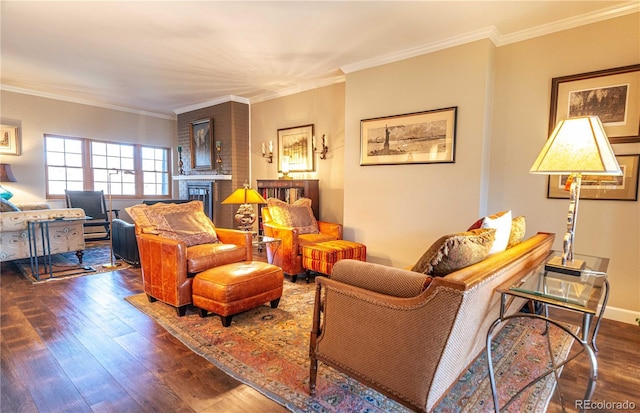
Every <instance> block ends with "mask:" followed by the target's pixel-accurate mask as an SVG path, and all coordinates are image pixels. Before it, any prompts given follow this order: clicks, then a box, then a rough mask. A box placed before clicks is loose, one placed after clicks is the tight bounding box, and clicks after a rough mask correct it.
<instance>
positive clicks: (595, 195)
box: [547, 154, 640, 201]
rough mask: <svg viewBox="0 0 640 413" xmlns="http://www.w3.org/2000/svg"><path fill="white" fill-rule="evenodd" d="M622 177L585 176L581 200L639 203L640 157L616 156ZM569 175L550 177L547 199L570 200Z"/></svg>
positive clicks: (581, 186) (583, 177) (634, 155)
mask: <svg viewBox="0 0 640 413" xmlns="http://www.w3.org/2000/svg"><path fill="white" fill-rule="evenodd" d="M616 159H617V160H618V164H619V165H620V169H622V173H623V175H622V176H599V175H588V174H586V175H583V176H582V184H581V185H580V200H583V199H599V200H609V201H637V200H638V173H639V165H640V162H639V161H640V155H639V154H632V155H616ZM567 177H568V175H550V176H549V190H548V194H547V197H548V198H556V199H569V192H568V191H565V190H564V185H565V182H566V180H567Z"/></svg>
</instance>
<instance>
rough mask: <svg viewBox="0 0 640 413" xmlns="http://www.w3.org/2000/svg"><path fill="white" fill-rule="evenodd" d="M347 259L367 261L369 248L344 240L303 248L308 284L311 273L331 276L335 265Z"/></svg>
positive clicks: (303, 263)
mask: <svg viewBox="0 0 640 413" xmlns="http://www.w3.org/2000/svg"><path fill="white" fill-rule="evenodd" d="M345 259H351V260H358V261H366V260H367V247H366V246H365V245H362V244H358V243H357V242H353V241H345V240H342V239H339V240H335V241H325V242H319V243H317V244H311V245H306V246H304V247H302V267H303V268H304V269H306V270H307V274H306V279H307V282H309V275H310V274H309V273H310V272H311V271H315V272H319V273H322V274H326V275H331V270H333V266H334V264H335V263H336V262H338V261H340V260H345Z"/></svg>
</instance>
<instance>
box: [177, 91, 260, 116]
mask: <svg viewBox="0 0 640 413" xmlns="http://www.w3.org/2000/svg"><path fill="white" fill-rule="evenodd" d="M227 102H238V103H244V104H246V105H248V104H250V102H249V99H247V98H243V97H240V96H234V95H228V96H222V97H219V98H216V99H212V100H207V101H206V102H200V103H194V104H193V105H188V106H183V107H181V108H177V109H174V110H173V113H175V114H176V115H181V114H183V113H187V112H192V111H194V110H198V109H204V108H208V107H209V106H215V105H220V104H222V103H227Z"/></svg>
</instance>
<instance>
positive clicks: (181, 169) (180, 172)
mask: <svg viewBox="0 0 640 413" xmlns="http://www.w3.org/2000/svg"><path fill="white" fill-rule="evenodd" d="M178 175H184V162H182V146H178Z"/></svg>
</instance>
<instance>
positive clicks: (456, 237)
mask: <svg viewBox="0 0 640 413" xmlns="http://www.w3.org/2000/svg"><path fill="white" fill-rule="evenodd" d="M495 234H496V230H495V229H493V228H480V229H473V230H471V231H467V232H460V233H456V234H450V235H445V236H444V237H441V238H440V239H439V240H437V241H436V242H434V243H433V244H432V245H431V247H429V249H428V250H427V251H426V252H425V253H424V254H423V255H422V257H421V258H420V259H419V260H418V262H417V263H416V264H415V265H414V266H413V268H412V269H411V270H412V271H416V272H421V273H424V274H426V275H431V276H439V277H442V276H445V275H447V274H449V273H452V272H454V271H457V270H459V269H462V268H464V267H468V266H469V265H473V264H475V263H477V262H480V261H482V260H483V259H485V258H486V257H487V255H488V254H489V251H490V249H491V246H492V245H493V242H494V240H495Z"/></svg>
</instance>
